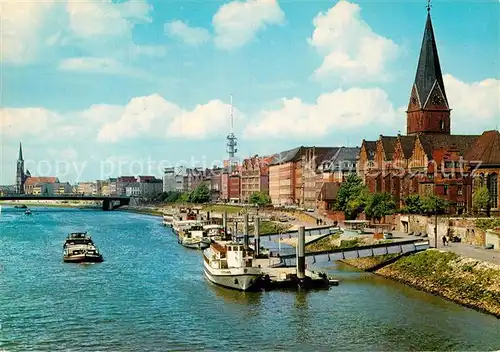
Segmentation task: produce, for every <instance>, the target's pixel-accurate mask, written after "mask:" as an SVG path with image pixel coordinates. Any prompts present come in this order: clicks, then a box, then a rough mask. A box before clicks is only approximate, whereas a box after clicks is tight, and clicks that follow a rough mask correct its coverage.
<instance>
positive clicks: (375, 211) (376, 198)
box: [365, 193, 396, 222]
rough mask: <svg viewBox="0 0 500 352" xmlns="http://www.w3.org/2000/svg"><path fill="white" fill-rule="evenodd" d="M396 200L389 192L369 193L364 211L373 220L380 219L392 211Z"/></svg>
mask: <svg viewBox="0 0 500 352" xmlns="http://www.w3.org/2000/svg"><path fill="white" fill-rule="evenodd" d="M395 209H396V202H395V201H394V199H393V198H392V195H390V194H389V193H375V194H373V195H371V196H370V197H369V199H368V202H367V204H366V207H365V213H366V215H367V216H368V217H370V218H371V219H374V220H378V221H379V222H380V220H381V219H382V218H383V217H384V216H386V215H390V214H392V213H394V210H395Z"/></svg>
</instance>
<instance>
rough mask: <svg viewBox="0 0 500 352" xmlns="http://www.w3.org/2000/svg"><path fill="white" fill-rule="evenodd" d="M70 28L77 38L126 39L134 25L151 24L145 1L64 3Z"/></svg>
mask: <svg viewBox="0 0 500 352" xmlns="http://www.w3.org/2000/svg"><path fill="white" fill-rule="evenodd" d="M66 10H67V12H68V15H69V19H70V28H71V29H72V31H73V33H74V34H75V35H77V36H79V37H83V38H92V37H96V36H115V37H116V36H125V37H130V36H131V34H132V28H133V26H134V25H135V24H136V23H143V22H151V18H150V17H149V10H150V5H149V4H148V3H147V2H146V1H145V0H134V1H133V2H132V1H128V2H124V3H113V2H112V1H111V0H102V1H81V0H67V5H66Z"/></svg>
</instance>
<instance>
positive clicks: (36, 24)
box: [0, 0, 164, 64]
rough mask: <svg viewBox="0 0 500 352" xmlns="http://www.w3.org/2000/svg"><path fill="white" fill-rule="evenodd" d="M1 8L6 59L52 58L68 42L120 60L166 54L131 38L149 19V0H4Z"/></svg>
mask: <svg viewBox="0 0 500 352" xmlns="http://www.w3.org/2000/svg"><path fill="white" fill-rule="evenodd" d="M0 9H1V20H2V26H3V28H2V40H3V43H2V44H3V45H2V46H1V48H0V53H1V55H2V61H3V62H6V63H10V64H28V63H32V62H36V61H39V60H47V61H53V60H52V59H53V56H57V54H58V51H59V50H60V49H61V48H62V47H68V46H70V47H74V48H77V49H78V50H79V51H80V52H82V53H83V55H84V56H105V57H115V58H120V59H122V60H124V59H130V57H131V56H139V55H147V56H155V57H158V56H161V55H164V49H163V48H161V47H159V46H154V45H137V44H135V43H134V40H133V38H132V30H133V27H134V26H135V25H136V24H139V23H149V22H151V18H150V16H149V11H150V10H151V6H150V5H149V4H148V3H147V1H146V0H134V1H132V0H130V1H125V2H120V3H114V2H112V1H111V0H100V1H97V0H89V1H80V0H59V1H56V0H33V1H27V2H26V1H25V2H19V1H18V0H2V1H1V6H0Z"/></svg>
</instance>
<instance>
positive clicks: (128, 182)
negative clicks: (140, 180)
mask: <svg viewBox="0 0 500 352" xmlns="http://www.w3.org/2000/svg"><path fill="white" fill-rule="evenodd" d="M136 182H137V179H136V178H135V177H134V176H120V177H118V178H117V179H116V195H118V196H124V195H126V188H127V187H131V186H134V185H135V184H136Z"/></svg>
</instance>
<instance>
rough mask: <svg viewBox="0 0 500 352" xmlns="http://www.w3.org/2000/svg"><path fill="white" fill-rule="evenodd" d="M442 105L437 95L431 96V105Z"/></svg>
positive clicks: (441, 100)
mask: <svg viewBox="0 0 500 352" xmlns="http://www.w3.org/2000/svg"><path fill="white" fill-rule="evenodd" d="M442 103H443V99H441V96H440V95H439V94H434V95H433V96H432V104H433V105H441V104H442Z"/></svg>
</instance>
